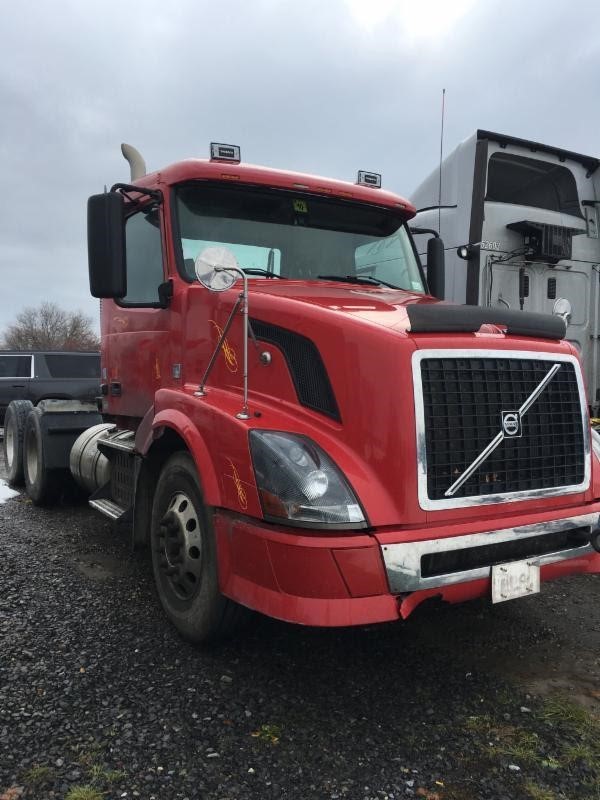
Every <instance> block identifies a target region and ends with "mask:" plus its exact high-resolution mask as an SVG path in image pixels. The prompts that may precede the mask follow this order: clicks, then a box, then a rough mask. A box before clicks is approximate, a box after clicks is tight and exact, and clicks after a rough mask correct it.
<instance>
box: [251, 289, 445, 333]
mask: <svg viewBox="0 0 600 800" xmlns="http://www.w3.org/2000/svg"><path fill="white" fill-rule="evenodd" d="M253 296H261V297H267V296H268V297H272V298H274V299H275V298H279V297H280V298H282V299H285V302H286V304H288V305H289V302H290V300H292V301H295V302H297V303H299V304H301V305H305V306H310V307H312V308H319V309H323V310H329V311H331V312H333V313H336V314H343V315H349V316H351V317H354V318H358V319H361V320H364V321H365V322H369V323H372V324H374V325H381V326H382V327H384V328H391V329H395V330H398V331H401V332H407V331H409V330H410V327H411V325H410V319H409V316H408V312H407V307H408V306H411V305H415V304H422V305H437V304H439V302H440V301H439V300H436V299H435V298H433V297H430V296H428V295H423V294H418V293H416V292H409V291H405V290H404V289H388V288H387V287H385V286H372V287H371V286H358V285H357V286H353V285H350V284H343V283H337V282H333V281H332V282H328V281H319V282H318V283H315V282H314V281H310V282H308V281H285V282H284V281H273V280H269V281H264V280H261V281H260V282H259V281H256V282H251V284H250V313H251V314H252V297H253ZM298 313H301V312H300V311H299V312H298Z"/></svg>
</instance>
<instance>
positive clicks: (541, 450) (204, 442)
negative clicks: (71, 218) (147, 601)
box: [71, 145, 600, 641]
mask: <svg viewBox="0 0 600 800" xmlns="http://www.w3.org/2000/svg"><path fill="white" fill-rule="evenodd" d="M124 153H125V155H126V157H127V158H128V160H129V162H130V165H131V167H132V180H131V183H130V184H116V185H115V186H114V187H113V188H112V189H111V191H110V192H107V193H105V194H103V195H96V196H93V197H92V198H90V200H89V205H88V244H89V265H90V282H91V291H92V294H93V295H94V296H95V297H101V298H102V319H101V328H102V355H101V368H102V423H101V424H100V425H94V427H93V428H90V429H89V431H88V432H87V434H86V433H85V432H84V434H82V436H83V440H82V439H81V437H80V439H79V440H78V443H76V444H75V446H74V448H73V451H72V452H71V462H72V464H71V465H72V469H75V470H76V471H77V470H79V478H80V481H83V482H84V483H86V485H87V486H88V488H89V489H90V490H94V494H93V495H92V497H91V500H90V502H91V504H92V505H93V506H95V507H96V508H97V509H98V510H100V511H102V512H103V513H105V514H107V515H108V516H110V517H111V518H113V519H121V520H123V521H127V520H128V521H130V522H131V524H132V526H133V538H134V543H135V544H137V545H144V544H149V545H150V547H151V550H152V559H153V567H154V575H155V578H156V584H157V588H158V594H159V597H160V600H161V602H162V605H163V607H164V609H165V611H166V614H167V616H168V617H169V618H170V619H171V621H172V622H173V623H174V624H175V625H176V626H177V628H178V629H179V631H180V632H181V633H182V634H183V635H184V636H185V637H187V638H189V639H191V640H195V641H206V640H209V639H211V638H214V637H216V636H220V635H222V634H224V633H227V632H229V631H230V630H231V629H233V628H234V627H235V626H236V625H237V624H238V623H239V621H240V619H241V617H242V616H243V613H244V610H245V609H253V610H256V611H259V612H262V613H263V614H267V615H270V616H272V617H276V618H279V619H282V620H287V621H289V622H295V623H301V624H305V625H319V626H344V625H363V624H368V623H375V622H382V621H386V620H397V619H399V618H405V617H407V616H408V615H409V614H410V613H411V611H412V610H413V609H414V608H415V607H416V606H417V605H418V604H419V603H421V602H422V601H423V600H425V599H426V598H431V597H439V598H442V599H443V600H445V601H449V602H452V603H455V602H459V601H463V600H467V599H470V598H475V597H480V596H485V595H489V596H490V597H491V598H492V600H493V601H495V602H497V601H502V600H506V599H510V598H513V597H519V596H522V595H527V594H532V593H535V592H537V591H539V588H540V581H543V580H547V579H552V578H558V577H561V576H565V575H570V574H576V573H596V572H600V553H599V552H598V549H599V548H600V544H599V541H598V540H599V527H598V520H599V515H600V461H599V458H598V453H599V452H600V448H598V447H597V445H596V444H595V440H594V441H593V439H592V433H591V430H590V425H589V420H588V417H587V401H586V396H585V388H584V385H583V381H582V375H581V369H580V364H579V361H578V358H577V353H576V351H575V350H574V348H573V346H572V345H571V344H569V343H567V342H565V341H564V340H563V337H564V332H565V327H564V322H563V320H562V319H560V318H558V317H553V316H547V315H542V314H528V313H524V312H520V311H507V310H502V309H489V308H476V307H471V306H452V305H449V304H445V303H441V302H439V301H438V300H437V299H436V298H435V297H434V296H432V295H431V294H430V293H429V289H428V283H427V279H426V277H425V274H424V271H423V268H422V266H421V264H420V261H419V258H418V256H417V254H416V251H415V247H414V244H413V240H412V235H411V231H410V230H409V227H408V223H409V220H410V219H411V217H413V216H414V213H415V210H414V207H413V206H412V205H411V204H410V203H409V202H408V201H406V200H404V199H402V198H401V197H399V196H397V195H395V194H392V193H390V192H387V191H384V190H383V189H381V188H380V180H379V176H377V175H374V174H373V173H360V174H359V181H358V183H357V184H351V183H346V182H342V181H337V180H330V179H326V178H320V177H315V176H312V175H303V174H295V173H291V172H283V171H278V170H275V169H267V168H263V167H256V166H251V165H246V164H243V163H241V162H240V156H239V149H238V148H236V147H233V146H229V145H212V146H211V158H210V160H196V159H194V160H188V161H184V162H181V163H178V164H174V165H173V166H170V167H166V168H165V169H161V170H159V171H157V172H153V173H151V174H145V165H144V164H143V161H142V159H141V157H140V156H139V154H138V153H137V151H134V150H133V149H132V148H129V147H127V146H125V148H124ZM430 241H431V243H432V244H431V245H430V248H429V258H428V262H429V264H428V271H429V281H430V285H432V288H433V290H434V293H436V294H438V295H443V288H442V290H441V291H440V285H442V286H443V263H442V259H443V244H442V242H441V240H440V239H439V238H436V237H435V236H434V237H433V238H432V239H431V240H430ZM86 435H87V439H88V440H89V441H88V442H87V443H86V441H84V440H85V439H86ZM90 454H98V455H99V457H100V456H101V459H104V460H103V461H102V460H101V459H96V461H95V462H94V464H93V467H90V468H87V467H86V466H85V464H83V462H86V459H87V461H88V462H90V463H91V462H92V461H93V458H92V456H91V455H90ZM94 458H95V455H94ZM74 461H75V462H78V463H79V466H78V464H77V463H76V464H75V466H73V462H74ZM82 464H83V466H82Z"/></svg>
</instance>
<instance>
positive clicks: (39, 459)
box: [23, 408, 66, 506]
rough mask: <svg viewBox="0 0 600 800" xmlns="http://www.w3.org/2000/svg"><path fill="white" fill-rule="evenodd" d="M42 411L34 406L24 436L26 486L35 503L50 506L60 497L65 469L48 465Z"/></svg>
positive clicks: (28, 417)
mask: <svg viewBox="0 0 600 800" xmlns="http://www.w3.org/2000/svg"><path fill="white" fill-rule="evenodd" d="M41 418H42V411H41V410H40V409H39V408H32V409H31V410H30V411H29V414H28V415H27V420H26V422H25V432H24V436H23V473H24V477H25V488H26V489H27V494H28V496H29V498H30V499H31V501H32V502H33V504H34V505H36V506H49V505H53V504H54V503H55V502H57V500H58V499H59V495H60V488H61V481H62V480H63V479H64V477H65V475H66V470H64V469H50V468H49V467H48V457H47V447H48V445H47V442H46V441H45V439H44V435H43V430H42V425H41V422H40V420H41Z"/></svg>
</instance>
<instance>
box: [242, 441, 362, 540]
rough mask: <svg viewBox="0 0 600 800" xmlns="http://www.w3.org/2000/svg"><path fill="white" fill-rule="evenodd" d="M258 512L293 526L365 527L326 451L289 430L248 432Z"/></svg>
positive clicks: (349, 489)
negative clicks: (256, 488)
mask: <svg viewBox="0 0 600 800" xmlns="http://www.w3.org/2000/svg"><path fill="white" fill-rule="evenodd" d="M250 451H251V453H252V461H253V463H254V473H255V475H256V484H257V486H258V491H259V494H260V499H261V503H262V508H263V513H264V515H265V518H266V519H270V520H272V521H280V520H286V521H287V522H288V523H289V522H291V523H296V524H298V525H310V524H311V523H312V524H313V525H315V526H317V525H319V526H320V525H339V526H350V527H352V528H364V527H366V520H365V515H364V514H363V511H362V508H361V507H360V504H359V502H358V500H357V499H356V497H355V495H354V492H353V491H352V489H351V488H350V486H349V485H348V483H347V481H346V479H345V478H344V476H343V475H342V473H341V472H340V470H339V469H338V468H337V467H336V465H335V464H334V463H333V461H332V460H331V459H330V458H329V456H328V455H327V454H326V453H324V452H323V450H321V448H320V447H318V446H317V445H316V444H315V443H314V442H312V441H311V440H310V439H307V438H306V437H304V436H298V435H296V434H293V433H275V432H273V431H256V430H255V431H250Z"/></svg>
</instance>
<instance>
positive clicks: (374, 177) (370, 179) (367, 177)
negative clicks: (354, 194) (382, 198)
mask: <svg viewBox="0 0 600 800" xmlns="http://www.w3.org/2000/svg"><path fill="white" fill-rule="evenodd" d="M356 183H357V184H358V185H359V186H370V187H371V188H372V189H381V175H380V174H379V173H378V172H365V170H364V169H360V170H359V171H358V178H357V179H356Z"/></svg>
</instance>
